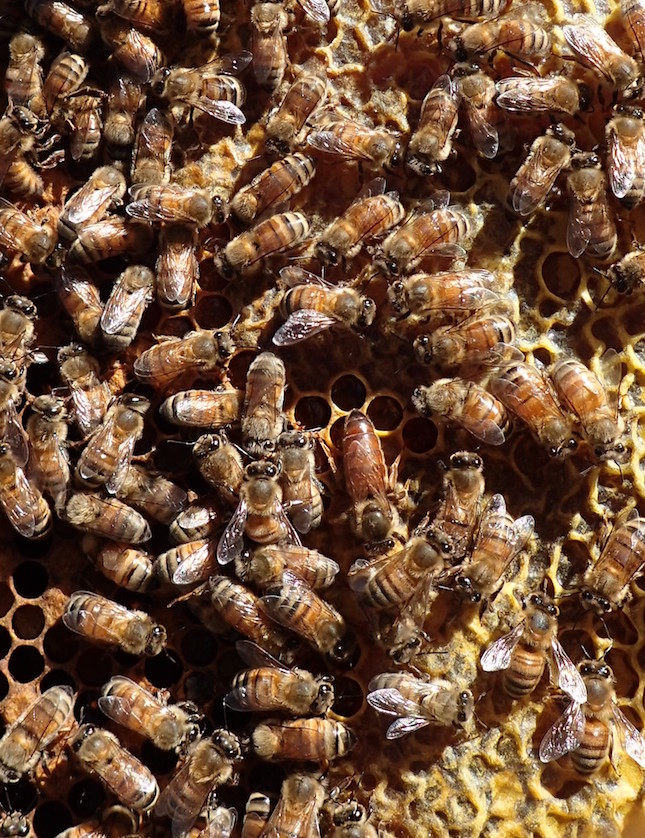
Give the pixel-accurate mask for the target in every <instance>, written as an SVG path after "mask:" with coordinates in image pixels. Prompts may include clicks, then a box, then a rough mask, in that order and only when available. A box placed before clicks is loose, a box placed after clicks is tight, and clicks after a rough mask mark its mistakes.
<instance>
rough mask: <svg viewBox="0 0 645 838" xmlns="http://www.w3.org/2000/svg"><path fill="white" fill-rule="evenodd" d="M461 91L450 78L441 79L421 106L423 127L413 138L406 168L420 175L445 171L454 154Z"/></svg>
mask: <svg viewBox="0 0 645 838" xmlns="http://www.w3.org/2000/svg"><path fill="white" fill-rule="evenodd" d="M460 100H461V96H460V93H459V87H458V85H457V84H456V83H455V81H454V80H453V79H451V78H450V76H446V75H443V76H439V78H438V79H437V80H436V81H435V83H434V84H433V85H432V88H431V89H430V92H429V93H428V94H427V95H426V97H425V99H424V100H423V104H422V105H421V114H420V116H419V123H418V125H417V127H416V129H415V130H414V132H413V133H412V136H411V137H410V142H409V143H408V151H407V155H406V158H405V162H406V165H407V166H408V168H410V169H411V170H412V171H413V172H414V173H415V174H417V175H422V176H425V175H433V174H437V173H438V172H440V171H441V163H442V162H443V161H445V160H447V159H448V157H449V156H450V152H451V151H452V138H453V135H454V133H455V131H456V129H457V120H458V116H459V104H460Z"/></svg>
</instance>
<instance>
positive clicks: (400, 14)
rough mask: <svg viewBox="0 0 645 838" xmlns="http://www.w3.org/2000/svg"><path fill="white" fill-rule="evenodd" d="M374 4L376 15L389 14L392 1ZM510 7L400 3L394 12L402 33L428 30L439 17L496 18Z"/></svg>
mask: <svg viewBox="0 0 645 838" xmlns="http://www.w3.org/2000/svg"><path fill="white" fill-rule="evenodd" d="M371 2H372V7H373V8H374V10H375V11H377V12H387V11H388V4H391V0H387V2H386V3H383V2H381V0H371ZM509 3H510V0H399V2H397V3H396V4H395V5H394V8H393V10H392V11H393V13H394V15H395V16H396V18H397V20H398V21H399V24H400V26H401V29H403V31H404V32H411V31H412V30H413V29H414V28H415V27H417V26H421V27H423V26H426V25H427V24H428V23H432V21H433V20H437V18H440V17H446V16H448V17H451V18H453V19H454V20H478V19H479V18H482V17H483V18H495V17H498V16H499V15H501V14H503V13H504V12H505V11H506V8H507V7H508V5H509ZM390 13H391V12H390Z"/></svg>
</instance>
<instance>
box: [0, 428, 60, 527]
mask: <svg viewBox="0 0 645 838" xmlns="http://www.w3.org/2000/svg"><path fill="white" fill-rule="evenodd" d="M0 506H2V509H3V510H4V513H5V515H6V516H7V518H8V519H9V523H10V524H11V526H12V527H13V528H14V529H15V530H16V532H18V533H20V535H22V536H23V537H24V538H30V539H39V538H45V536H47V535H49V533H50V531H51V527H52V513H51V509H50V508H49V506H48V504H47V501H46V500H45V498H44V497H43V496H42V494H41V492H40V490H39V489H38V488H37V487H36V486H34V485H33V484H32V483H30V482H29V480H28V479H27V475H26V474H25V472H24V471H23V469H22V468H21V466H19V465H18V463H17V462H16V459H15V457H14V454H13V451H12V449H11V446H10V445H8V444H7V443H6V442H0Z"/></svg>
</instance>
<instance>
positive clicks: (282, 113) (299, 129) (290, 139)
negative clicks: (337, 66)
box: [266, 71, 327, 154]
mask: <svg viewBox="0 0 645 838" xmlns="http://www.w3.org/2000/svg"><path fill="white" fill-rule="evenodd" d="M326 96H327V83H326V82H325V80H324V79H323V78H322V77H321V76H319V75H316V74H315V73H310V72H307V71H303V72H301V73H300V74H299V75H298V76H297V77H296V80H295V81H294V83H293V84H292V85H291V87H290V88H289V90H288V91H287V93H286V94H285V97H284V99H283V100H282V102H281V103H280V105H279V107H278V109H277V110H276V111H275V112H274V113H273V114H272V115H271V116H270V117H269V121H268V123H267V127H266V131H267V148H269V149H270V150H274V151H277V152H278V153H280V154H286V153H287V152H288V151H289V149H291V148H292V147H293V146H294V145H296V144H298V143H301V142H302V141H303V140H304V134H305V133H306V131H307V127H306V123H307V120H308V119H310V117H311V116H312V115H313V114H314V113H315V111H316V110H317V108H319V107H320V106H321V104H322V103H323V101H324V100H325V97H326Z"/></svg>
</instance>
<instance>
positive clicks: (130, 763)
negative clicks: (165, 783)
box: [69, 724, 159, 812]
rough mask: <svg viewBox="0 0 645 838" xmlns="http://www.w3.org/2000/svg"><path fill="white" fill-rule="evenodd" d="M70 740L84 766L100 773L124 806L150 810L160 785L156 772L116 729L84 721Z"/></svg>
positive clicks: (136, 810)
mask: <svg viewBox="0 0 645 838" xmlns="http://www.w3.org/2000/svg"><path fill="white" fill-rule="evenodd" d="M69 744H70V747H71V749H72V751H73V752H74V754H75V755H76V758H77V759H78V761H79V763H80V765H81V766H82V768H83V769H84V770H85V771H87V772H89V773H90V774H94V775H95V776H96V777H98V778H99V780H100V781H101V782H102V783H103V785H104V786H105V787H106V788H107V789H109V790H110V791H111V792H112V794H114V796H115V797H116V798H117V799H118V800H120V802H121V803H123V805H124V806H127V807H128V808H129V809H132V810H133V811H135V812H147V811H148V810H149V809H152V807H153V806H154V805H155V803H156V801H157V798H158V797H159V786H158V785H157V781H156V780H155V778H154V774H153V773H152V772H151V771H150V770H149V769H148V768H146V766H145V765H144V764H143V763H142V762H139V760H138V759H137V758H136V757H133V756H132V754H131V753H130V751H127V750H126V749H125V748H124V747H123V746H122V745H121V744H120V742H119V740H118V739H117V738H116V736H115V735H114V734H113V733H109V732H108V731H107V730H101V728H98V727H94V725H90V724H84V725H81V726H80V727H79V728H78V730H77V731H76V733H75V734H74V735H73V736H72V738H71V739H70V742H69Z"/></svg>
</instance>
